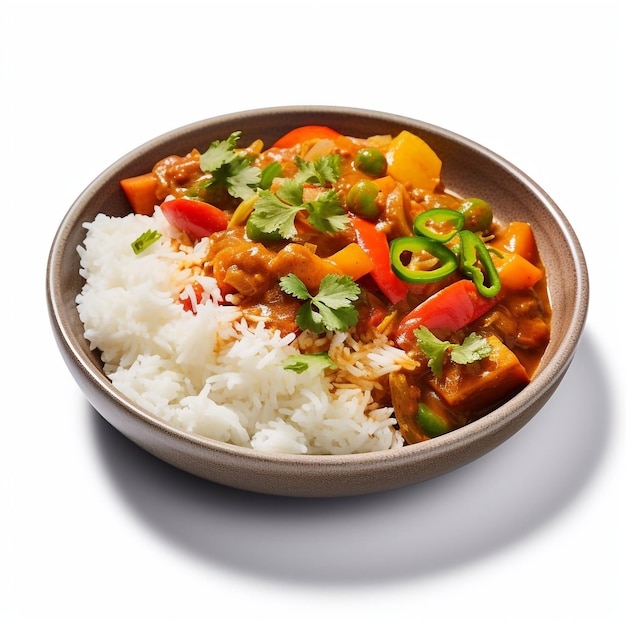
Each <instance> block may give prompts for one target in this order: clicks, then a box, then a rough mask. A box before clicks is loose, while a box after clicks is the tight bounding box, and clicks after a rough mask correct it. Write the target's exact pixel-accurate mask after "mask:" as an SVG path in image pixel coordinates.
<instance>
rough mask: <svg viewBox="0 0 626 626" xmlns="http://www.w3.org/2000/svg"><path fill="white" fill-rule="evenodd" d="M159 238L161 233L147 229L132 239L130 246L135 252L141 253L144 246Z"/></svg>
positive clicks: (147, 246) (148, 245)
mask: <svg viewBox="0 0 626 626" xmlns="http://www.w3.org/2000/svg"><path fill="white" fill-rule="evenodd" d="M160 238H161V233H160V232H158V231H156V230H147V231H146V232H145V233H142V234H141V235H139V237H137V239H135V241H133V242H132V243H131V244H130V246H131V248H132V249H133V252H134V253H135V254H141V253H142V252H143V251H144V250H145V249H146V248H149V247H150V246H151V245H152V244H153V243H154V242H155V241H158V240H159V239H160Z"/></svg>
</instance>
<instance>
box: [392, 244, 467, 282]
mask: <svg viewBox="0 0 626 626" xmlns="http://www.w3.org/2000/svg"><path fill="white" fill-rule="evenodd" d="M422 252H427V253H428V254H430V255H431V256H433V257H436V258H437V259H439V261H440V264H439V265H438V267H436V268H434V269H432V270H420V269H413V268H411V263H410V261H408V262H405V258H406V257H409V256H412V255H413V254H420V253H422ZM389 254H390V257H391V269H392V270H393V272H394V274H395V275H396V276H397V277H398V278H400V279H401V280H404V281H405V282H407V283H433V282H436V281H438V280H441V279H442V278H446V276H450V274H453V273H454V272H455V271H456V269H457V263H458V262H457V258H456V255H455V254H454V252H452V250H450V249H449V248H447V247H446V246H444V245H443V244H442V243H439V242H437V241H433V240H432V239H429V238H428V237H418V236H416V237H398V238H397V239H394V240H393V241H392V242H391V245H390V246H389Z"/></svg>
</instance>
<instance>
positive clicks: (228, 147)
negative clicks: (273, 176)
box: [200, 131, 261, 200]
mask: <svg viewBox="0 0 626 626" xmlns="http://www.w3.org/2000/svg"><path fill="white" fill-rule="evenodd" d="M240 137H241V131H235V132H234V133H231V134H230V136H229V137H228V139H226V140H224V141H214V142H213V143H212V144H211V145H210V146H209V148H208V150H207V151H206V152H205V153H204V154H202V155H200V169H201V170H202V171H203V172H206V173H207V174H211V178H209V179H208V180H207V181H205V183H204V185H205V187H210V186H212V185H214V184H217V183H221V184H223V185H224V186H225V187H226V189H227V190H228V193H229V194H230V195H231V196H233V197H234V198H241V199H242V200H245V199H247V198H250V197H251V196H252V195H254V193H255V188H256V186H257V185H258V184H259V182H260V180H261V170H260V169H259V168H258V167H255V166H253V165H251V164H250V159H249V158H248V157H247V156H246V155H245V154H243V153H237V152H235V148H236V147H237V142H238V141H239V138H240Z"/></svg>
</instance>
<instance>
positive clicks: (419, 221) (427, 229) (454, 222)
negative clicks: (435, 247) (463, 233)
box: [413, 208, 465, 243]
mask: <svg viewBox="0 0 626 626" xmlns="http://www.w3.org/2000/svg"><path fill="white" fill-rule="evenodd" d="M464 222H465V218H464V217H463V214H462V213H459V212H458V211H455V210H454V209H443V208H438V209H428V210H427V211H424V212H423V213H420V214H419V215H418V216H417V217H416V218H415V220H414V221H413V232H414V233H415V234H416V235H422V236H424V237H428V238H429V239H434V240H435V241H439V242H441V243H445V242H446V241H450V239H452V237H454V235H456V234H457V233H458V232H459V231H460V230H461V228H463V224H464Z"/></svg>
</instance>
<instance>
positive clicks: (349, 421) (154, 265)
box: [76, 207, 407, 454]
mask: <svg viewBox="0 0 626 626" xmlns="http://www.w3.org/2000/svg"><path fill="white" fill-rule="evenodd" d="M84 227H85V229H86V237H85V240H84V242H83V245H82V246H79V248H78V254H79V256H80V267H81V269H80V273H81V276H82V277H83V278H84V280H85V284H84V287H83V289H82V291H81V293H80V294H79V295H78V296H77V298H76V303H77V307H78V313H79V316H80V319H81V321H82V322H83V324H84V327H85V338H86V339H87V340H88V341H89V344H90V348H91V349H92V350H99V351H100V354H101V358H102V361H103V364H104V372H105V373H106V375H107V376H108V377H109V379H110V380H111V382H112V384H113V385H114V386H115V387H116V388H117V389H118V390H119V391H120V392H122V393H123V394H125V395H126V396H127V397H128V398H129V399H130V400H132V401H134V402H135V403H137V404H138V405H139V406H141V407H142V408H143V409H145V410H146V411H149V412H151V413H153V414H154V415H156V416H157V417H158V418H160V419H162V420H163V421H164V422H167V423H168V424H171V425H172V426H174V427H176V428H179V429H182V430H185V431H188V432H191V433H195V434H198V435H201V436H205V437H209V438H211V439H216V440H219V441H223V442H227V443H233V444H236V445H239V446H245V447H249V448H253V449H255V450H259V451H263V452H280V453H288V454H352V453H359V452H369V451H376V450H385V449H390V448H396V447H400V446H402V445H403V441H402V438H401V436H400V434H399V432H398V431H397V429H396V428H395V423H396V422H395V418H394V416H393V410H392V409H391V408H390V407H382V406H378V405H377V404H376V402H375V400H374V399H373V393H372V392H373V390H375V389H376V388H378V387H380V384H381V382H380V380H381V377H383V376H385V375H387V374H388V373H389V372H391V371H394V370H397V369H399V368H401V367H402V366H406V365H407V358H406V356H405V355H404V352H402V351H401V350H399V349H397V348H395V347H394V346H392V345H390V344H389V342H388V341H387V340H386V338H385V337H384V336H382V335H380V336H375V337H374V338H373V339H372V340H371V341H370V340H368V343H366V344H364V343H360V342H359V341H357V340H356V339H355V338H354V337H353V336H352V335H351V334H350V333H334V334H329V335H327V336H321V337H318V336H315V335H311V334H310V333H306V332H305V333H301V334H300V335H299V336H298V337H296V336H295V335H294V334H289V335H286V336H281V335H280V334H279V333H278V332H277V331H273V330H270V329H269V328H266V327H265V325H264V324H263V323H262V322H255V323H254V324H253V323H251V322H249V321H247V320H246V319H245V318H243V317H242V315H241V311H240V310H239V309H238V308H237V306H234V305H232V304H229V303H228V302H224V301H223V299H222V296H221V293H220V290H219V289H218V287H217V284H216V283H215V280H214V279H213V278H212V277H207V276H204V275H202V274H201V273H200V272H199V267H200V266H201V264H202V261H203V259H204V257H205V256H206V253H207V246H208V240H207V239H204V240H202V241H200V242H198V243H197V244H196V245H195V246H187V247H185V246H174V245H172V240H173V239H176V237H177V233H176V232H174V231H173V228H172V227H171V226H170V225H169V224H168V222H167V221H166V220H165V218H164V217H163V215H162V214H161V212H160V210H159V209H158V207H157V208H156V210H155V213H154V215H153V216H144V215H134V214H133V215H128V216H125V217H121V218H120V217H109V216H105V215H102V214H100V215H98V216H97V217H96V218H95V220H94V221H93V222H90V223H86V224H84ZM149 229H152V230H156V231H158V232H159V233H161V235H162V236H161V238H160V239H158V240H157V241H156V242H155V243H154V244H152V245H151V246H150V247H149V248H147V249H146V250H145V251H143V252H142V253H140V254H138V255H136V254H135V253H134V251H133V250H132V248H131V246H130V243H131V242H132V241H134V240H135V239H136V238H137V237H139V236H140V235H141V234H142V233H144V232H145V231H146V230H149ZM193 281H198V282H200V283H201V284H202V286H203V288H204V293H203V296H202V300H201V301H200V302H197V299H196V297H195V293H194V291H193V289H192V288H191V284H192V282H193ZM181 293H184V294H186V295H188V296H189V297H191V302H192V310H190V311H185V310H184V309H183V307H182V306H181V304H180V302H179V297H180V295H181ZM322 350H324V351H327V352H328V354H329V356H330V357H331V358H332V359H333V361H334V362H335V364H336V365H337V366H338V367H337V369H334V370H331V369H327V370H325V372H324V373H320V372H318V371H314V370H313V369H312V368H310V369H309V370H305V371H304V372H302V373H297V372H295V371H292V370H288V369H285V368H284V362H285V359H287V357H289V356H291V355H294V354H297V353H298V352H299V351H305V352H306V351H309V352H312V351H322Z"/></svg>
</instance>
